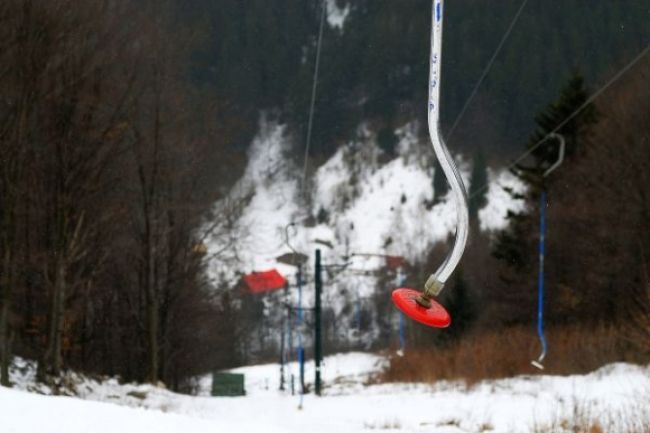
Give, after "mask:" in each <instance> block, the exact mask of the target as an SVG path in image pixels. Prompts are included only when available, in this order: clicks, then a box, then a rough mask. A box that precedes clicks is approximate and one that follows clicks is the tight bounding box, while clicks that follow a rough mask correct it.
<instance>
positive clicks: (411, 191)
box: [208, 122, 521, 282]
mask: <svg viewBox="0 0 650 433" xmlns="http://www.w3.org/2000/svg"><path fill="white" fill-rule="evenodd" d="M396 133H397V135H398V137H399V143H398V145H397V155H396V156H395V158H393V159H392V160H389V161H388V162H385V163H382V164H380V163H379V159H380V156H381V151H380V149H379V148H378V146H377V144H376V142H375V137H374V136H373V135H372V134H370V133H369V132H368V131H367V130H365V129H364V128H360V132H359V138H358V139H357V140H356V141H354V142H350V143H348V144H347V145H344V146H342V147H341V148H339V150H338V151H337V152H336V153H335V154H334V156H332V157H331V158H330V159H329V160H328V161H326V162H325V163H324V164H323V165H322V166H321V167H319V168H318V169H317V171H316V173H315V175H314V178H313V186H312V188H310V189H308V194H309V195H310V197H309V198H310V200H309V201H310V203H311V208H309V209H305V208H304V206H301V205H300V204H299V203H300V202H301V200H300V197H299V196H300V191H299V182H300V179H299V177H300V172H301V169H300V168H299V167H296V164H295V163H294V162H292V160H291V159H290V158H288V152H290V149H291V143H290V139H289V138H288V137H287V135H286V132H285V127H284V126H282V125H277V124H272V123H267V122H262V125H261V130H260V133H259V135H258V136H257V137H256V138H255V140H254V141H253V143H252V145H251V147H250V151H249V163H248V166H247V169H246V171H245V173H244V175H243V177H242V179H240V181H239V182H238V183H237V184H236V186H235V187H234V188H233V190H232V192H231V194H230V196H229V198H228V199H226V200H223V201H222V202H219V203H217V204H216V205H215V208H214V214H215V218H223V219H224V220H225V219H227V218H224V216H223V215H231V214H232V213H233V212H235V210H233V209H231V208H230V206H233V203H234V202H242V201H244V202H245V203H244V205H243V208H242V209H239V210H238V212H239V214H238V218H237V221H236V223H235V226H236V230H235V232H236V233H237V238H236V242H231V241H232V239H224V238H222V237H217V238H213V239H212V240H211V241H210V242H209V245H208V247H209V249H210V251H211V252H212V253H215V252H220V251H224V250H226V254H225V256H228V254H230V257H229V258H230V259H231V260H225V259H224V254H223V253H222V254H220V255H219V259H218V260H215V261H214V263H213V265H212V266H211V268H210V271H211V273H212V276H213V277H214V278H217V279H226V280H228V281H230V282H234V281H235V280H236V278H238V275H237V274H236V273H235V270H237V269H238V270H239V271H240V272H243V273H248V272H251V271H260V270H265V269H269V268H277V269H278V270H279V271H280V272H281V273H284V274H292V273H293V268H292V267H291V266H288V265H284V264H282V263H278V262H277V261H276V258H277V257H279V256H281V255H283V254H286V253H290V249H289V248H288V247H287V246H286V245H285V228H286V226H287V224H289V223H290V222H292V221H295V222H297V223H299V224H298V226H299V228H298V230H297V232H295V233H294V232H293V231H292V232H291V235H292V244H293V246H294V248H296V249H297V250H298V251H303V252H305V253H309V255H311V252H313V250H314V249H315V248H316V245H317V244H316V242H317V241H320V242H321V244H320V247H321V248H322V249H324V250H327V251H324V253H323V254H324V255H325V256H326V260H328V261H329V262H330V263H333V262H341V261H342V260H343V259H344V258H347V257H349V256H350V254H353V253H381V254H390V255H401V256H404V257H406V258H407V260H409V261H412V262H413V261H417V260H419V259H422V258H424V257H425V255H426V254H427V252H428V251H429V250H430V249H431V247H432V246H433V244H435V243H436V242H439V241H443V240H445V239H446V238H447V237H448V236H449V235H451V234H453V232H454V230H455V203H454V202H453V200H451V199H450V198H449V197H438V200H437V203H436V204H435V205H432V203H433V199H434V193H435V192H434V191H433V181H432V176H433V169H432V168H431V161H432V158H433V156H432V154H433V152H432V151H431V150H430V145H429V144H428V142H421V141H419V140H418V139H417V126H416V125H414V124H409V125H406V126H405V127H402V128H400V129H398V130H397V131H396ZM458 162H459V164H460V167H461V172H462V174H463V177H464V178H465V180H466V181H467V183H468V184H469V182H470V181H471V179H469V172H470V168H471V165H470V163H468V162H467V161H465V160H463V159H461V158H458ZM490 179H491V183H490V185H489V188H488V191H487V205H486V206H485V208H484V209H482V210H481V211H480V219H481V221H480V223H481V228H482V229H483V230H495V229H500V228H503V227H504V226H505V224H506V220H505V216H506V213H507V210H508V209H513V210H516V209H519V207H520V206H521V204H520V203H518V202H517V201H515V200H513V199H512V198H511V197H510V196H509V195H508V194H507V193H505V191H504V190H503V186H508V187H513V188H521V186H520V184H519V183H518V181H517V180H516V179H515V178H514V177H513V176H512V175H511V174H510V173H508V172H497V173H492V172H491V173H490ZM244 199H246V200H244ZM307 216H311V217H312V218H318V219H319V223H318V224H317V225H315V226H311V227H305V226H304V225H303V224H301V222H303V221H304V220H305V218H306V217H307ZM228 242H231V243H232V246H231V247H229V244H228ZM322 242H325V243H329V244H331V245H332V246H333V247H332V248H331V249H327V248H326V247H323V246H322V245H323V244H322ZM378 263H379V261H378V260H374V261H373V260H363V261H361V262H359V263H354V265H355V268H358V267H359V266H361V267H363V268H366V269H368V270H373V269H376V268H377V266H378Z"/></svg>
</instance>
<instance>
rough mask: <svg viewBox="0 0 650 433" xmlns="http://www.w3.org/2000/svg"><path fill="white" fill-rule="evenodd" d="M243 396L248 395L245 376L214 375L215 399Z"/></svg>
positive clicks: (213, 391) (220, 373)
mask: <svg viewBox="0 0 650 433" xmlns="http://www.w3.org/2000/svg"><path fill="white" fill-rule="evenodd" d="M242 395H246V390H245V389H244V375H243V374H238V373H223V372H214V373H213V374H212V396H213V397H237V396H242Z"/></svg>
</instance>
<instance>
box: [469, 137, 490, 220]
mask: <svg viewBox="0 0 650 433" xmlns="http://www.w3.org/2000/svg"><path fill="white" fill-rule="evenodd" d="M487 183H488V174H487V163H486V162H485V154H484V153H483V149H479V150H478V152H477V153H476V155H475V156H474V164H473V166H472V177H471V179H470V186H469V220H470V223H475V222H477V220H478V211H479V210H480V209H481V208H482V207H483V206H485V205H486V204H487V197H486V192H487V189H486V185H487Z"/></svg>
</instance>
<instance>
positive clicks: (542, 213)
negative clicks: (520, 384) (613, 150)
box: [530, 132, 566, 370]
mask: <svg viewBox="0 0 650 433" xmlns="http://www.w3.org/2000/svg"><path fill="white" fill-rule="evenodd" d="M553 138H555V139H557V140H558V141H559V142H560V148H559V149H558V158H557V160H556V161H555V162H554V163H553V165H551V166H550V167H549V168H548V169H547V170H546V171H545V172H544V173H543V174H542V177H543V178H546V177H547V176H548V175H549V174H551V173H552V172H553V171H555V169H557V168H558V167H559V166H560V165H562V162H564V154H565V150H566V142H565V140H564V137H563V136H562V135H560V134H557V133H555V132H552V133H550V134H549V135H548V139H553ZM545 232H546V191H545V190H544V189H542V193H541V194H540V208H539V273H538V278H537V336H538V337H539V342H540V344H541V346H542V352H541V353H540V354H539V357H538V358H537V359H536V360H533V361H530V363H531V364H532V365H533V366H534V367H536V368H539V369H540V370H544V364H542V362H543V361H544V358H546V352H547V349H548V346H547V343H546V337H545V336H544V255H545V253H546V247H545V235H546V233H545Z"/></svg>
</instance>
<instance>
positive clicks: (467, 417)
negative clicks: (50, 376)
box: [0, 353, 650, 433]
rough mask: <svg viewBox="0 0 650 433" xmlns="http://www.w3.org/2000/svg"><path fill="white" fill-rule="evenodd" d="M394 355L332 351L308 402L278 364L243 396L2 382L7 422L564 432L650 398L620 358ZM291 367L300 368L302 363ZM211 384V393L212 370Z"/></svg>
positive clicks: (96, 427) (639, 406) (1, 416)
mask: <svg viewBox="0 0 650 433" xmlns="http://www.w3.org/2000/svg"><path fill="white" fill-rule="evenodd" d="M385 362H386V361H385V360H384V359H383V358H382V357H379V356H375V355H369V354H363V353H351V354H346V355H337V356H334V357H329V358H327V359H326V362H325V366H324V370H323V376H324V381H325V383H326V385H327V387H326V389H325V395H324V396H323V397H320V398H318V397H315V396H313V395H307V396H305V398H304V406H303V409H302V410H299V409H298V404H299V398H298V396H292V395H290V394H288V393H281V392H279V391H278V389H277V388H278V379H279V368H278V365H261V366H253V367H243V368H240V369H236V370H237V371H239V372H243V373H245V374H246V387H247V396H246V397H235V398H211V397H206V396H199V397H189V396H183V395H177V394H173V393H171V392H168V391H166V390H163V389H159V388H155V387H152V386H149V385H118V384H117V382H116V381H114V380H108V381H104V382H102V383H97V382H92V381H88V380H86V381H84V382H82V383H80V384H79V386H78V387H77V392H78V393H79V394H80V396H81V397H82V398H83V399H80V398H73V397H54V396H45V395H37V394H33V393H28V392H25V391H22V390H18V389H16V390H13V389H12V390H8V389H4V388H0V431H2V432H3V433H14V432H21V433H22V432H65V433H77V432H79V433H80V432H89V431H92V432H98V433H102V432H116V431H119V432H120V433H129V432H138V433H141V432H163V433H164V432H197V433H202V432H224V433H238V432H242V433H243V432H265V433H275V432H278V433H279V432H314V433H319V432H369V431H373V430H381V431H397V432H435V433H452V432H482V431H486V432H487V431H490V432H504V433H505V432H508V433H510V432H513V433H515V432H534V431H536V430H535V429H536V428H537V429H539V428H540V427H541V426H545V425H546V426H549V425H552V426H554V427H552V428H551V430H547V431H558V432H561V431H563V430H562V428H561V426H562V425H564V426H565V427H566V426H569V423H567V422H566V421H565V420H570V419H572V418H575V417H576V416H578V417H593V418H596V419H598V420H599V421H600V422H601V423H605V422H607V420H608V419H611V420H610V421H611V422H612V423H616V422H623V421H624V420H625V418H626V417H628V418H629V417H641V416H646V417H647V416H648V409H647V408H648V407H650V397H649V396H650V367H638V366H631V365H625V364H614V365H610V366H607V367H604V368H602V369H600V370H598V371H596V372H594V373H592V374H589V375H585V376H570V377H551V376H535V377H527V376H526V377H517V378H512V379H506V380H499V381H488V382H484V383H481V384H478V385H476V386H474V387H472V388H469V389H468V388H467V387H465V386H464V385H462V384H458V383H438V384H436V385H434V386H432V385H422V384H420V385H417V384H416V385H412V384H379V385H370V384H369V382H372V377H373V375H374V374H376V373H377V372H378V371H380V370H381V368H382V366H383V365H385ZM24 370H28V369H24ZM290 370H292V371H293V372H294V373H296V372H297V368H296V366H295V365H294V366H292V367H291V368H290ZM307 374H308V376H309V377H311V376H312V374H313V371H312V370H311V369H310V370H308V371H307ZM28 376H29V374H25V375H23V376H20V377H21V378H23V380H18V381H17V382H18V384H17V388H26V387H28V385H29V377H28ZM19 379H20V378H19ZM202 388H203V393H204V394H205V393H206V392H207V389H208V388H209V381H208V380H207V379H205V380H203V381H202ZM41 391H42V390H41ZM644 409H645V413H643V411H644ZM628 422H629V420H628ZM604 431H608V432H609V431H613V432H616V431H617V430H612V429H611V428H609V429H605V430H604ZM638 431H643V430H638Z"/></svg>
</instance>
